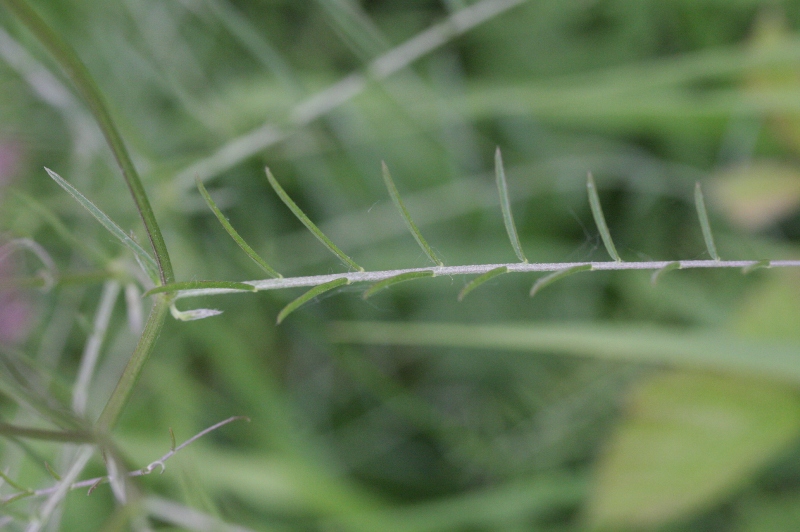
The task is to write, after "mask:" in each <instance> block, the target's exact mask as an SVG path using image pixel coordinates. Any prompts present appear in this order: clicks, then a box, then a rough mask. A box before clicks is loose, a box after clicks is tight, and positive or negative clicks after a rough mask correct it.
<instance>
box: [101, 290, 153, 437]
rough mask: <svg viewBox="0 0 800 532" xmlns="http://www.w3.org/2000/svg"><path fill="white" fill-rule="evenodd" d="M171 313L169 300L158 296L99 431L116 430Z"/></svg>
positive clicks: (105, 411)
mask: <svg viewBox="0 0 800 532" xmlns="http://www.w3.org/2000/svg"><path fill="white" fill-rule="evenodd" d="M168 312H169V300H168V299H167V298H166V297H164V296H158V297H157V298H156V302H155V304H154V305H153V308H152V309H151V310H150V316H148V318H147V323H146V324H145V326H144V330H143V331H142V336H141V337H140V338H139V343H138V344H136V349H134V350H133V355H131V358H130V360H128V365H127V366H125V371H123V372H122V376H121V377H120V379H119V382H118V383H117V386H116V387H115V388H114V391H113V392H112V393H111V397H110V398H109V399H108V403H106V406H105V408H103V412H102V413H101V414H100V418H99V419H98V420H97V425H96V428H97V431H98V432H99V433H101V434H105V433H107V432H108V431H110V430H111V429H112V428H114V425H115V424H116V423H117V420H118V419H119V416H120V414H121V413H122V409H123V408H124V407H125V404H126V403H127V402H128V397H130V394H131V392H132V391H133V387H134V386H135V385H136V381H137V380H138V379H139V375H140V374H141V372H142V368H143V367H144V364H145V362H147V359H148V357H149V356H150V353H151V352H152V351H153V347H154V346H155V342H156V339H157V338H158V334H159V333H160V332H161V327H162V326H163V325H164V321H165V320H166V318H167V314H168Z"/></svg>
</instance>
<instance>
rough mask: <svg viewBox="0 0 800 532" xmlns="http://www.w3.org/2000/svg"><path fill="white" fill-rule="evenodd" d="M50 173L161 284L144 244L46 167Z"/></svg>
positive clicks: (156, 282)
mask: <svg viewBox="0 0 800 532" xmlns="http://www.w3.org/2000/svg"><path fill="white" fill-rule="evenodd" d="M45 170H46V171H47V173H48V175H49V176H50V177H51V178H52V179H53V181H55V182H56V183H58V184H59V185H60V186H61V188H63V189H64V190H66V191H67V192H68V193H69V195H70V196H72V197H73V198H75V200H77V202H78V203H80V204H81V205H82V206H83V208H84V209H86V210H87V211H89V213H90V214H91V215H92V216H94V217H95V219H96V220H97V221H98V222H100V224H101V225H102V226H103V227H105V228H106V230H108V232H109V233H111V234H112V235H114V236H115V237H117V240H119V241H120V242H122V243H123V244H124V245H125V246H126V247H127V248H128V249H130V250H131V251H133V253H134V255H136V258H137V259H138V261H139V263H140V264H141V265H142V266H143V268H144V270H145V272H146V273H147V276H148V277H149V278H150V280H152V281H153V283H155V284H160V278H161V275H160V274H159V270H158V265H157V264H156V261H155V259H153V257H152V256H150V254H149V253H148V252H146V251H145V250H144V249H143V248H142V246H140V245H139V244H137V243H136V241H135V240H133V239H132V238H131V237H129V236H128V235H127V234H126V233H125V231H123V230H122V228H121V227H120V226H118V225H117V224H116V223H115V222H114V221H113V220H112V219H111V218H109V217H108V216H107V215H106V213H104V212H103V211H101V210H100V209H99V208H98V207H97V205H95V204H94V203H92V202H91V201H89V199H88V198H87V197H86V196H84V195H83V194H81V193H80V192H78V189H76V188H75V187H73V186H72V185H71V184H69V183H68V182H67V180H66V179H64V178H63V177H61V176H60V175H58V174H57V173H55V172H53V171H52V170H50V169H49V168H45Z"/></svg>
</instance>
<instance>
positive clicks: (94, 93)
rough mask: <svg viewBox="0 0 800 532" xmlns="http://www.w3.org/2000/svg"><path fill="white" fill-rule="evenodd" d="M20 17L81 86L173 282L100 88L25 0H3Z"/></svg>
mask: <svg viewBox="0 0 800 532" xmlns="http://www.w3.org/2000/svg"><path fill="white" fill-rule="evenodd" d="M0 2H2V3H3V5H5V6H6V7H7V8H8V9H9V10H10V11H11V12H12V13H14V14H15V15H16V16H17V18H18V19H19V20H20V21H21V22H22V23H23V24H24V25H25V26H26V27H27V28H28V29H29V30H30V31H31V32H32V33H33V34H34V35H35V36H36V38H37V39H38V40H39V42H41V44H42V45H43V46H44V47H45V48H46V49H47V51H48V52H50V54H52V56H53V57H54V58H55V60H56V62H57V63H58V64H59V66H61V68H62V69H63V70H64V72H65V73H66V74H67V76H68V77H69V78H70V80H72V83H73V84H74V85H75V87H76V88H77V89H78V92H79V93H80V94H81V96H82V97H83V99H84V100H85V101H86V103H87V104H88V105H89V109H90V110H91V111H92V114H93V115H94V117H95V120H97V123H98V125H99V126H100V129H101V131H102V132H103V136H104V137H105V138H106V142H108V145H109V147H110V148H111V151H112V152H113V153H114V158H115V159H116V161H117V164H118V165H119V167H120V170H122V175H123V177H124V178H125V182H126V183H127V185H128V190H129V191H130V193H131V196H132V197H133V201H134V203H136V208H137V210H138V211H139V215H140V216H141V218H142V222H144V226H145V230H146V231H147V236H148V237H149V238H150V244H151V245H152V246H153V252H154V253H155V256H156V261H157V262H158V269H159V273H160V277H161V282H162V284H168V283H171V282H174V280H175V276H174V274H173V272H172V264H171V262H170V260H169V254H168V253H167V246H166V244H165V243H164V238H163V237H162V236H161V230H160V229H159V227H158V222H157V221H156V217H155V215H154V214H153V209H152V208H151V207H150V201H149V200H148V199H147V194H146V193H145V190H144V186H143V185H142V181H141V180H140V179H139V174H138V173H137V172H136V167H134V165H133V162H132V161H131V158H130V155H129V154H128V150H127V148H126V147H125V143H124V142H123V141H122V137H121V136H120V134H119V131H117V127H116V126H115V125H114V121H113V120H112V119H111V114H110V113H109V111H108V107H107V106H106V104H105V101H104V100H103V97H102V95H101V94H100V90H99V89H98V87H97V85H96V84H95V82H94V80H93V79H92V77H91V75H90V74H89V71H88V70H87V69H86V66H85V65H84V64H83V62H82V61H81V60H80V58H79V57H78V55H77V54H76V53H75V51H74V50H73V49H72V47H71V46H70V45H69V44H67V42H66V41H64V40H63V39H62V38H61V37H60V36H59V35H58V34H57V33H56V32H54V31H53V30H52V29H51V28H50V27H49V26H48V25H47V24H46V23H45V21H44V20H42V18H41V17H40V16H39V15H38V14H37V13H36V12H35V11H34V10H33V9H31V7H30V6H28V5H27V3H26V2H25V0H0Z"/></svg>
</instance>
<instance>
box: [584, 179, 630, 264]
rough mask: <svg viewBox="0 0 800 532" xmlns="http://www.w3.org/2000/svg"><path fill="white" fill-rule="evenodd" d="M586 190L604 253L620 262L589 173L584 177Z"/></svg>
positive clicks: (595, 187)
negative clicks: (604, 247)
mask: <svg viewBox="0 0 800 532" xmlns="http://www.w3.org/2000/svg"><path fill="white" fill-rule="evenodd" d="M586 190H587V192H589V206H590V207H591V208H592V216H593V217H594V223H595V225H597V229H598V230H599V231H600V237H601V238H602V239H603V244H604V245H605V246H606V251H608V254H609V255H611V258H612V259H614V260H615V261H617V262H622V259H621V258H619V254H618V253H617V248H615V247H614V241H613V240H611V232H610V231H609V230H608V225H606V218H605V216H603V208H602V207H601V206H600V197H599V196H598V195H597V186H596V185H595V183H594V177H593V176H592V174H591V172H589V174H587V177H586Z"/></svg>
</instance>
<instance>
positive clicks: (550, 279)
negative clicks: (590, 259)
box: [531, 264, 592, 297]
mask: <svg viewBox="0 0 800 532" xmlns="http://www.w3.org/2000/svg"><path fill="white" fill-rule="evenodd" d="M591 269H592V265H591V264H580V265H578V266H573V267H572V268H565V269H563V270H558V271H555V272H553V273H551V274H548V275H545V276H544V277H542V278H540V279H538V280H537V281H536V282H535V283H533V287H531V297H533V296H535V295H536V293H537V292H539V290H541V289H542V288H544V287H545V286H547V285H550V284H553V283H554V282H556V281H558V280H560V279H563V278H564V277H567V276H568V275H572V274H573V273H578V272H586V271H589V270H591Z"/></svg>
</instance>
